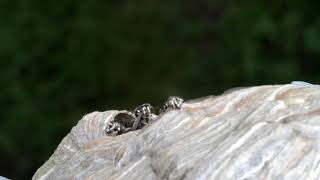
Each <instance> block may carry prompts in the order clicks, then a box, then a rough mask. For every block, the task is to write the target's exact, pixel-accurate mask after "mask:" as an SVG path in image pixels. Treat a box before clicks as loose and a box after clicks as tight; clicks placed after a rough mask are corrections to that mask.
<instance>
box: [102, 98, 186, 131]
mask: <svg viewBox="0 0 320 180" xmlns="http://www.w3.org/2000/svg"><path fill="white" fill-rule="evenodd" d="M183 101H184V100H183V99H182V98H180V97H178V96H170V97H169V98H168V99H167V101H166V102H165V103H164V105H163V106H161V108H160V109H159V114H161V113H164V112H166V111H167V110H169V109H180V108H181V106H182V103H183ZM153 112H154V108H153V106H152V105H151V104H149V103H145V104H142V105H139V106H138V107H136V108H135V109H134V110H133V112H129V111H125V112H121V113H119V114H117V115H116V116H115V117H114V118H113V120H112V121H110V122H108V124H107V127H106V129H105V131H106V134H107V135H110V136H116V135H120V134H123V133H126V132H129V131H134V130H137V129H141V128H143V127H144V126H146V125H148V124H150V123H151V122H152V121H153V120H155V119H156V118H157V117H158V116H157V115H156V114H154V113H153Z"/></svg>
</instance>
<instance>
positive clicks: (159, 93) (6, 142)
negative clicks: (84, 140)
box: [0, 0, 320, 179]
mask: <svg viewBox="0 0 320 180" xmlns="http://www.w3.org/2000/svg"><path fill="white" fill-rule="evenodd" d="M319 7H320V1H317V0H309V1H308V0H307V1H297V0H291V1H274V2H272V1H262V0H256V1H254V2H250V3H249V2H247V3H246V2H244V1H228V0H225V1H210V0H198V1H194V0H183V1H182V0H139V1H124V0H117V1H112V0H78V1H73V0H63V1H56V0H47V1H44V0H1V1H0V92H1V93H0V107H1V113H0V161H1V163H0V164H1V165H0V175H2V176H6V177H8V178H13V179H30V178H31V176H32V175H33V173H34V172H35V171H36V169H37V168H38V167H40V166H41V165H42V164H43V163H44V162H45V161H46V160H47V159H48V158H49V157H50V155H51V154H52V153H53V152H54V150H55V148H56V147H57V145H58V144H59V142H60V141H61V139H62V138H63V137H64V136H65V135H66V134H67V133H68V132H69V131H70V129H71V127H72V126H74V125H75V124H76V123H77V121H78V120H79V119H81V117H82V116H83V115H84V114H86V113H89V112H92V111H95V110H98V111H105V110H108V109H132V108H134V107H135V106H136V105H138V104H142V103H144V102H150V103H153V104H155V105H159V104H160V103H161V102H163V101H164V100H165V99H166V98H167V96H169V95H179V96H182V97H184V98H185V99H192V98H198V97H202V96H207V95H211V94H220V93H222V92H223V91H224V90H226V89H228V88H232V87H238V86H254V85H262V84H281V83H290V82H291V81H293V80H304V81H307V82H311V83H319V80H320V72H319V71H318V67H319V65H320V61H319V57H320V16H319V15H320V13H319V12H320V11H319Z"/></svg>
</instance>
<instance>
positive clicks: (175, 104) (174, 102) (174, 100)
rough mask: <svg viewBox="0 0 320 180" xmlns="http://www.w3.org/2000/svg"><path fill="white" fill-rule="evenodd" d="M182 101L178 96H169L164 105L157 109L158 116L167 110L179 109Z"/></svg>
mask: <svg viewBox="0 0 320 180" xmlns="http://www.w3.org/2000/svg"><path fill="white" fill-rule="evenodd" d="M183 101H184V100H183V99H182V98H181V97H179V96H170V97H169V98H168V99H167V101H166V102H165V103H164V105H163V106H162V107H161V108H160V109H159V114H161V113H164V112H166V111H167V110H169V109H180V108H181V106H182V103H183Z"/></svg>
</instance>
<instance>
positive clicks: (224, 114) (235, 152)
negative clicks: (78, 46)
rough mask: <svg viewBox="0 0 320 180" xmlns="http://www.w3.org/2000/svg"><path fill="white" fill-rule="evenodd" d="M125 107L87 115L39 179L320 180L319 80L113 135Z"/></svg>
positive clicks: (174, 114)
mask: <svg viewBox="0 0 320 180" xmlns="http://www.w3.org/2000/svg"><path fill="white" fill-rule="evenodd" d="M117 113H119V111H116V110H111V111H106V112H93V113H91V114H88V115H86V116H84V117H83V118H82V119H81V120H80V121H79V123H78V124H77V125H76V126H75V127H74V128H72V130H71V132H70V133H69V134H68V135H67V136H66V137H65V138H64V139H63V140H62V142H61V143H60V145H59V146H58V148H57V149H56V151H55V152H54V154H53V155H52V156H51V157H50V159H49V160H48V161H47V162H46V163H45V164H44V165H43V166H42V167H40V168H39V169H38V171H37V172H36V173H35V175H34V177H33V179H121V180H128V179H190V180H194V179H214V180H216V179H224V180H225V179H237V180H238V179H248V180H249V179H252V180H253V179H254V180H256V179H286V180H293V179H315V180H316V179H320V165H319V164H320V86H318V85H312V84H301V83H295V84H288V85H275V86H271V85H270V86H259V87H251V88H244V89H240V90H234V91H231V92H228V93H224V94H223V95H221V96H209V97H206V98H201V99H197V100H192V101H187V102H185V103H184V104H183V106H182V108H181V109H180V110H172V111H169V112H166V113H165V114H164V115H162V116H160V117H159V118H158V119H157V120H156V121H154V123H152V124H151V125H149V126H148V127H146V128H143V129H141V130H137V131H133V132H129V133H126V134H123V135H120V136H116V137H109V136H106V135H105V133H104V129H105V127H106V124H107V122H108V121H109V120H110V119H112V118H113V117H114V116H115V115H116V114H117Z"/></svg>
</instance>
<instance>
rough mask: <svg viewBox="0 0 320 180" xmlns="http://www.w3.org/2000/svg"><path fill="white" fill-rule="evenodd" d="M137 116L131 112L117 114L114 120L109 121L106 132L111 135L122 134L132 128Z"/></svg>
mask: <svg viewBox="0 0 320 180" xmlns="http://www.w3.org/2000/svg"><path fill="white" fill-rule="evenodd" d="M135 121H136V117H135V116H134V114H133V113H131V112H121V113H119V114H117V115H116V116H115V117H114V118H113V121H110V122H108V124H107V127H106V133H107V134H108V135H111V136H115V135H120V134H123V133H126V132H128V131H131V130H132V127H133V124H134V122H135Z"/></svg>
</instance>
